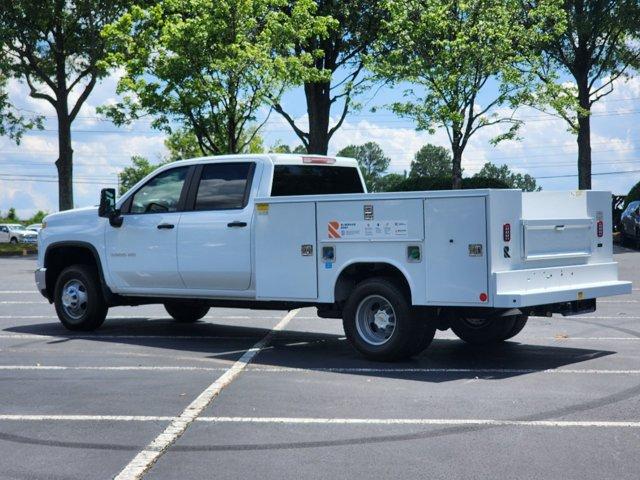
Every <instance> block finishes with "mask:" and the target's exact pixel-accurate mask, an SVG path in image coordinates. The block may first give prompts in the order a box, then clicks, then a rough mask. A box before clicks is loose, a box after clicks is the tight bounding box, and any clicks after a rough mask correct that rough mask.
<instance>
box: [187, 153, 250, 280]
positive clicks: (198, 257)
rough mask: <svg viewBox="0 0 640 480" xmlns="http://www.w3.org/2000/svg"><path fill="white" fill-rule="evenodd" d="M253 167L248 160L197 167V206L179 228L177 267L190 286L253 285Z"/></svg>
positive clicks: (194, 205)
mask: <svg viewBox="0 0 640 480" xmlns="http://www.w3.org/2000/svg"><path fill="white" fill-rule="evenodd" d="M254 171H255V164H254V163H253V162H246V161H245V162H225V163H209V164H205V165H202V166H201V167H199V168H198V170H197V171H196V175H195V179H196V181H197V182H198V184H197V185H198V186H197V190H196V191H195V197H194V198H193V200H192V201H193V207H192V208H191V206H188V208H187V210H189V211H186V212H184V213H183V215H182V217H181V218H180V226H179V228H178V265H179V270H180V275H181V276H182V279H183V281H184V283H185V285H186V287H187V288H189V289H199V290H235V291H242V290H247V289H248V288H249V286H250V284H251V219H252V217H253V204H249V196H250V191H251V185H252V179H253V177H254ZM198 178H199V180H198ZM256 183H257V182H256Z"/></svg>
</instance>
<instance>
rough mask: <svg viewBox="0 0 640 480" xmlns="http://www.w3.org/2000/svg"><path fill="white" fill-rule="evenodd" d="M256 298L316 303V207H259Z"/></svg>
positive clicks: (309, 204)
mask: <svg viewBox="0 0 640 480" xmlns="http://www.w3.org/2000/svg"><path fill="white" fill-rule="evenodd" d="M254 218H255V235H256V237H255V239H256V240H255V248H256V255H255V259H256V298H258V299H259V300H271V299H278V300H315V299H316V298H317V297H318V277H317V271H316V265H317V248H316V204H315V203H314V202H300V203H273V204H258V205H256V215H255V217H254Z"/></svg>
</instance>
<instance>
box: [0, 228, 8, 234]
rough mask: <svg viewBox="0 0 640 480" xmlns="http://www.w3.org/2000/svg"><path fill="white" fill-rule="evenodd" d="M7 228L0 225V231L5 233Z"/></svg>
mask: <svg viewBox="0 0 640 480" xmlns="http://www.w3.org/2000/svg"><path fill="white" fill-rule="evenodd" d="M8 231H9V229H8V228H7V227H0V232H4V233H7V232H8Z"/></svg>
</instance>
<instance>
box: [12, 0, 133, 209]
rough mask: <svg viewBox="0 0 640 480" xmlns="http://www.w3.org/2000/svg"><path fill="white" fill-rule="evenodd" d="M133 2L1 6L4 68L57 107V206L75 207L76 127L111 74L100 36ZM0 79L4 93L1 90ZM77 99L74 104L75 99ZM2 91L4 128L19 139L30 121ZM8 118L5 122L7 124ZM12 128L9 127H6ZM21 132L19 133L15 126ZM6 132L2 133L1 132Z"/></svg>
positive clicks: (75, 0) (31, 0) (29, 1)
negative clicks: (12, 107)
mask: <svg viewBox="0 0 640 480" xmlns="http://www.w3.org/2000/svg"><path fill="white" fill-rule="evenodd" d="M130 3H131V0H65V1H63V0H52V1H48V2H43V1H40V0H20V1H5V2H2V5H1V6H0V42H2V49H1V53H0V55H1V56H2V59H1V60H0V65H2V69H3V70H2V71H4V72H5V73H4V75H5V76H11V77H16V78H18V79H20V80H21V81H24V82H26V84H27V86H28V87H29V92H30V93H29V95H30V96H31V97H32V98H35V99H38V100H44V101H46V102H48V103H49V104H51V106H52V107H53V108H54V109H55V111H56V115H57V119H58V159H57V160H56V167H57V169H58V203H59V208H60V210H67V209H70V208H73V149H72V146H71V124H72V122H73V121H74V120H75V118H76V117H77V115H78V113H79V112H80V108H81V107H82V105H83V104H84V102H85V101H86V99H87V97H88V96H89V94H90V93H91V91H92V90H93V88H94V86H95V85H96V82H97V81H98V80H99V79H100V78H101V77H103V76H105V75H106V73H107V70H106V68H105V65H104V64H103V62H102V60H103V59H104V58H105V55H106V47H105V42H104V41H103V40H102V38H101V36H100V32H101V31H102V29H103V28H104V27H105V25H107V24H108V23H111V22H113V21H114V20H115V19H116V18H118V16H119V15H120V14H121V13H122V11H123V10H124V8H125V7H127V6H128V5H129V4H130ZM2 87H3V85H2V79H0V90H1V89H2ZM71 99H73V100H71ZM7 105H8V101H7V99H6V97H4V100H3V96H2V94H1V93H0V112H2V110H3V109H2V107H5V108H4V112H5V114H4V116H2V113H0V125H2V124H4V125H5V126H4V129H5V132H6V131H7V128H8V129H9V130H8V131H9V133H13V134H14V135H16V134H17V133H18V132H19V131H20V128H21V127H23V126H30V125H29V124H28V122H29V121H28V120H27V124H26V125H25V123H24V122H25V119H24V118H21V117H20V116H19V115H16V114H12V113H11V111H10V110H9V111H8V110H7ZM2 120H4V121H5V122H2ZM7 125H8V127H7ZM16 126H17V127H18V130H15V129H14V128H15V127H16ZM0 133H1V132H0Z"/></svg>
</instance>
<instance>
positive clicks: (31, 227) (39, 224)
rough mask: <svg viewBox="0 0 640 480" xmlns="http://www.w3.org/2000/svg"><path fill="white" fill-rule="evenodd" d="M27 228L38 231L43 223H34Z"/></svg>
mask: <svg viewBox="0 0 640 480" xmlns="http://www.w3.org/2000/svg"><path fill="white" fill-rule="evenodd" d="M26 229H27V230H31V231H33V232H36V233H38V232H40V230H41V229H42V224H41V223H32V224H31V225H27V226H26Z"/></svg>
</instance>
